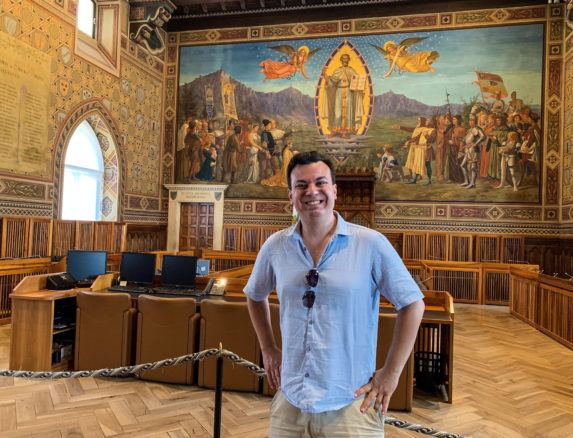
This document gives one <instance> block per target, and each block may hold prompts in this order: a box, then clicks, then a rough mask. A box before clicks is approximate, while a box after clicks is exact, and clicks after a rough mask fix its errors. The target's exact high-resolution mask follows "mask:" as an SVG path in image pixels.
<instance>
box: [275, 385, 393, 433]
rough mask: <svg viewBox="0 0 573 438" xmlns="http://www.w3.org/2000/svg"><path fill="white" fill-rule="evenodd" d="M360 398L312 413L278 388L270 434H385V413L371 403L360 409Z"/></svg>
mask: <svg viewBox="0 0 573 438" xmlns="http://www.w3.org/2000/svg"><path fill="white" fill-rule="evenodd" d="M362 401H363V399H362V398H360V399H358V400H356V401H354V402H352V403H351V404H349V405H348V406H345V407H344V408H341V409H339V410H337V411H327V412H321V413H319V414H309V413H305V412H301V410H300V409H298V408H297V407H295V406H293V405H291V404H290V403H289V402H288V401H287V400H286V399H285V398H284V396H283V395H282V393H281V391H278V392H277V393H276V395H275V398H274V399H273V403H272V405H271V425H270V430H269V438H288V437H293V438H295V437H296V438H299V437H305V438H311V437H312V438H314V437H328V438H330V437H346V438H356V437H376V438H383V437H384V416H383V415H381V414H380V413H379V412H376V411H375V410H374V408H372V407H370V408H368V410H367V411H366V412H364V413H362V412H360V405H361V404H362Z"/></svg>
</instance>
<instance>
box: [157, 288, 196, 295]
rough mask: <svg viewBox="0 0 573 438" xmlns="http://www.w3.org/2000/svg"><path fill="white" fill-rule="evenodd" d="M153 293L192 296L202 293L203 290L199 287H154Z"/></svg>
mask: <svg viewBox="0 0 573 438" xmlns="http://www.w3.org/2000/svg"><path fill="white" fill-rule="evenodd" d="M155 293H156V294H157V295H183V296H192V297H198V296H201V295H203V291H202V290H201V289H187V288H182V287H177V288H175V287H158V288H156V289H155Z"/></svg>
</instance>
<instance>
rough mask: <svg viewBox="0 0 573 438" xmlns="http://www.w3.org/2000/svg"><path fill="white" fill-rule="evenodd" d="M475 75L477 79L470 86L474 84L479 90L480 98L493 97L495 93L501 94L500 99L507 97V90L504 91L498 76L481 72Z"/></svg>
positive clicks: (501, 80)
mask: <svg viewBox="0 0 573 438" xmlns="http://www.w3.org/2000/svg"><path fill="white" fill-rule="evenodd" d="M476 74H477V77H478V80H477V81H474V82H472V84H476V85H477V86H479V88H480V89H481V94H482V96H484V95H486V94H487V95H489V96H485V97H495V96H496V94H497V93H500V94H501V98H502V99H503V98H504V97H507V90H506V89H505V85H504V84H503V79H502V78H501V76H500V75H496V74H493V73H486V72H483V71H477V70H476Z"/></svg>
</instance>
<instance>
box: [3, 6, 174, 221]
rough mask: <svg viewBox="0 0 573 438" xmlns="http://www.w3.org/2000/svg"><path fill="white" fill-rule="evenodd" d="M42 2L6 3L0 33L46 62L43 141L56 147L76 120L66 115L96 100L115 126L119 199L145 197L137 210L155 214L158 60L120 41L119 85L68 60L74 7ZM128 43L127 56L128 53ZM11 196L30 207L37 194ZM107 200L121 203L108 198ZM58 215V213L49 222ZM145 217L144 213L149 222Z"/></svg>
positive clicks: (160, 79)
mask: <svg viewBox="0 0 573 438" xmlns="http://www.w3.org/2000/svg"><path fill="white" fill-rule="evenodd" d="M41 3H42V5H43V7H41V6H39V5H38V4H37V2H33V1H29V0H22V1H5V2H4V3H3V15H2V19H1V20H0V31H2V32H6V33H8V34H10V35H12V36H14V37H16V38H18V39H19V40H20V41H23V42H25V43H27V44H30V45H31V46H33V47H35V48H37V49H40V50H42V51H44V52H45V53H48V54H49V55H50V56H51V57H52V60H53V61H52V75H53V81H52V83H53V88H52V89H51V95H50V102H51V107H50V114H51V119H50V125H49V130H48V137H49V142H50V143H51V144H54V143H55V142H56V137H57V135H58V134H57V133H58V132H61V130H62V124H63V123H65V122H66V121H67V120H70V117H72V116H74V115H73V114H71V112H72V111H73V109H74V108H78V107H79V106H80V105H82V103H84V102H87V101H90V100H91V99H97V101H98V102H100V103H101V105H102V108H104V109H105V113H106V116H105V117H104V118H107V117H109V120H111V121H113V125H114V126H116V127H117V132H118V134H117V135H118V138H119V141H118V142H117V144H118V145H121V147H122V151H121V152H122V153H123V154H124V155H125V157H126V162H127V163H129V164H128V165H127V169H126V172H124V174H122V177H123V178H124V182H123V184H124V191H123V193H124V195H126V196H127V195H129V194H137V195H139V196H140V197H141V198H146V199H147V203H143V204H145V208H144V207H143V206H142V204H141V203H140V204H139V205H140V208H141V210H145V211H147V212H149V211H150V210H149V207H148V206H150V205H151V206H154V208H155V210H153V211H154V212H155V213H158V212H159V209H160V207H159V206H160V195H161V191H160V187H161V185H162V181H161V149H160V148H161V138H162V130H161V124H162V119H163V117H162V116H161V110H162V95H163V70H164V63H163V61H162V60H161V59H160V58H157V57H154V56H151V55H150V54H149V53H146V52H145V49H143V48H140V47H138V48H137V50H136V46H135V45H134V44H132V43H128V42H127V40H126V39H125V37H123V38H122V46H125V49H123V50H122V62H121V73H120V78H119V79H118V78H116V77H114V76H113V75H110V74H109V73H107V72H104V71H103V70H101V69H99V68H97V67H95V66H94V65H92V64H90V63H88V62H86V61H84V60H83V59H80V58H78V57H76V56H74V54H73V44H74V37H75V31H76V30H75V25H74V23H75V13H76V10H77V2H76V1H73V0H64V1H62V2H57V1H50V2H47V1H42V2H41ZM123 41H125V44H123ZM132 45H133V50H132V51H130V48H132ZM76 120H77V118H76ZM106 121H107V120H106ZM107 126H110V125H109V124H107ZM59 143H61V142H59ZM58 146H61V144H54V151H53V153H54V154H55V153H56V151H55V149H56V147H58ZM107 159H108V160H109V163H111V162H113V161H114V160H116V161H121V159H119V157H117V156H116V157H115V158H114V157H111V156H110V157H107ZM56 176H57V175H56V169H55V171H54V179H53V180H48V181H46V183H47V186H46V187H50V190H46V192H49V193H51V192H52V190H51V184H52V183H56V180H57V178H56ZM108 176H109V177H110V180H109V184H110V186H111V185H114V184H117V183H118V181H117V180H114V177H112V176H111V175H108ZM115 178H117V176H115ZM22 179H23V181H22V182H21V184H26V182H25V181H26V180H27V178H26V177H25V176H22ZM33 184H37V182H34V183H33ZM120 186H121V185H120ZM58 189H59V187H55V188H54V190H53V192H54V193H55V196H57V193H58ZM1 190H2V189H1V187H0V196H3V194H2V192H1ZM12 195H14V196H17V197H20V198H25V199H28V200H29V201H30V202H32V200H34V199H37V192H36V191H34V190H28V189H27V190H19V191H16V192H14V191H12V193H11V194H10V196H12ZM50 196H51V195H50ZM109 201H110V202H119V200H115V201H114V200H113V199H110V200H109ZM30 202H29V203H30ZM34 202H35V201H34ZM106 202H107V201H106ZM125 204H127V199H126V200H125V202H120V205H125ZM54 205H55V206H57V202H54ZM132 210H133V211H130V212H129V214H137V211H138V210H139V208H133V209H132ZM57 215H58V211H57V208H56V209H55V210H54V212H53V216H54V217H57ZM151 217H152V216H151V215H150V216H149V218H148V221H149V219H151ZM156 219H157V221H164V217H163V215H161V214H157V215H156Z"/></svg>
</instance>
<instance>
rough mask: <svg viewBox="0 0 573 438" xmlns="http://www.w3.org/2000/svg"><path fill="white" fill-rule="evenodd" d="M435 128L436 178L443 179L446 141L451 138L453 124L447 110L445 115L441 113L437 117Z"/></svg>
mask: <svg viewBox="0 0 573 438" xmlns="http://www.w3.org/2000/svg"><path fill="white" fill-rule="evenodd" d="M438 120H439V122H438V129H437V144H438V148H437V149H438V150H437V153H436V170H437V172H438V179H444V167H445V164H446V162H447V161H446V150H447V148H448V143H449V141H450V139H451V138H452V132H453V128H454V124H453V122H452V115H451V113H450V112H449V111H448V112H447V113H446V115H441V116H440V118H439V119H438Z"/></svg>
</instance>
